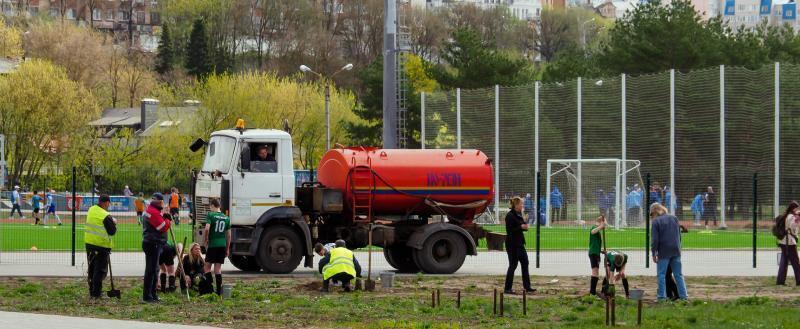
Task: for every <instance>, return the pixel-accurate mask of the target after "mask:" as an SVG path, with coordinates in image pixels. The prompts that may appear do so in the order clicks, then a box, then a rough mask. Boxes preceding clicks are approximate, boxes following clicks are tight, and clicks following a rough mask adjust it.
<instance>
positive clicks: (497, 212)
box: [494, 85, 500, 220]
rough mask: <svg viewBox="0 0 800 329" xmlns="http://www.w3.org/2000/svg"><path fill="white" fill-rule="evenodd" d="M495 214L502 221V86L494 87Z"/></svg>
mask: <svg viewBox="0 0 800 329" xmlns="http://www.w3.org/2000/svg"><path fill="white" fill-rule="evenodd" d="M494 158H495V166H494V198H495V200H494V213H495V217H496V218H497V220H500V85H494Z"/></svg>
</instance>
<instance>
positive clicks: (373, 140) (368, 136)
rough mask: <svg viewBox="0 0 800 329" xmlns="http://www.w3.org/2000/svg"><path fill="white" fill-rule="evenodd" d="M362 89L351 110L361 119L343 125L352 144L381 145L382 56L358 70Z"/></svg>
mask: <svg viewBox="0 0 800 329" xmlns="http://www.w3.org/2000/svg"><path fill="white" fill-rule="evenodd" d="M358 79H359V80H360V81H361V84H362V88H363V91H362V92H361V93H360V96H359V103H360V104H359V105H357V106H356V107H354V108H353V112H354V113H355V115H357V116H358V117H359V118H361V120H362V121H359V122H350V123H347V124H346V125H345V129H346V131H347V136H348V137H349V138H350V140H352V142H353V144H354V145H381V144H383V143H382V142H381V141H382V140H383V135H382V132H383V130H382V129H383V57H378V59H376V60H375V61H374V62H372V63H371V64H370V65H368V66H367V67H366V68H364V69H362V70H361V71H359V72H358Z"/></svg>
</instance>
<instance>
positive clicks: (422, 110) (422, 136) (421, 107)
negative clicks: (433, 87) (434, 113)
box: [419, 91, 425, 150]
mask: <svg viewBox="0 0 800 329" xmlns="http://www.w3.org/2000/svg"><path fill="white" fill-rule="evenodd" d="M419 98H420V100H419V102H420V104H419V111H420V112H419V119H420V120H419V121H420V122H421V127H420V131H419V134H420V138H419V139H420V142H421V143H420V145H421V146H422V149H423V150H424V149H425V92H424V91H423V92H421V93H420V94H419Z"/></svg>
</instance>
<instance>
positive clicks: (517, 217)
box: [503, 196, 536, 294]
mask: <svg viewBox="0 0 800 329" xmlns="http://www.w3.org/2000/svg"><path fill="white" fill-rule="evenodd" d="M523 210H524V206H523V201H522V198H520V197H518V196H517V197H514V198H512V199H511V210H510V211H509V212H508V214H507V215H506V252H507V253H508V272H506V284H505V289H503V290H504V292H505V293H506V294H513V293H514V290H512V289H511V286H512V285H513V283H514V272H515V271H516V270H517V263H519V264H520V266H521V267H522V286H523V288H525V291H527V292H534V291H536V289H533V288H531V278H530V274H529V273H528V252H527V251H525V236H524V234H523V233H524V232H525V231H527V230H528V224H527V222H526V221H525V218H524V217H522V213H523Z"/></svg>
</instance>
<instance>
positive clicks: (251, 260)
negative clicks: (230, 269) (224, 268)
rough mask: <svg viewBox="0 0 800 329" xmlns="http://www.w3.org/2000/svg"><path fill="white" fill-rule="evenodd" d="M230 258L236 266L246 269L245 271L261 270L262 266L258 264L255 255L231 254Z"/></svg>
mask: <svg viewBox="0 0 800 329" xmlns="http://www.w3.org/2000/svg"><path fill="white" fill-rule="evenodd" d="M228 259H230V261H231V264H233V266H235V267H236V268H238V269H240V270H242V271H245V272H258V271H261V266H260V265H258V262H257V261H256V257H255V256H242V255H231V256H230V257H228Z"/></svg>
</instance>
